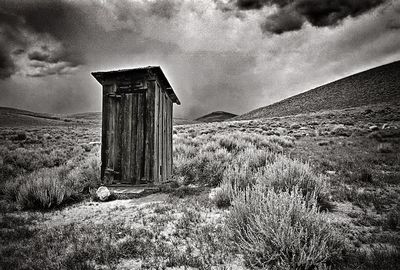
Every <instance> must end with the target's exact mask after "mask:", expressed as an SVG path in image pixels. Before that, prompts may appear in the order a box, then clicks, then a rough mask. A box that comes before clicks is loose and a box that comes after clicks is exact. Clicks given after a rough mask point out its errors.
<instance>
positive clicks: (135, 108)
mask: <svg viewBox="0 0 400 270" xmlns="http://www.w3.org/2000/svg"><path fill="white" fill-rule="evenodd" d="M138 98H139V95H138V94H133V96H132V111H131V118H132V127H131V140H132V141H131V155H130V159H131V167H130V170H131V176H132V184H135V183H139V180H138V176H137V169H136V162H137V158H136V153H137V133H138V132H137V123H138Z"/></svg>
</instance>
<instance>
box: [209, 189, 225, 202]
mask: <svg viewBox="0 0 400 270" xmlns="http://www.w3.org/2000/svg"><path fill="white" fill-rule="evenodd" d="M221 191H222V188H220V187H216V188H213V189H211V190H210V194H208V198H209V199H210V201H213V200H214V199H215V197H216V196H217V194H218V192H221Z"/></svg>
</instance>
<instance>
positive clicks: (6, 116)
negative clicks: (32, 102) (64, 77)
mask: <svg viewBox="0 0 400 270" xmlns="http://www.w3.org/2000/svg"><path fill="white" fill-rule="evenodd" d="M101 118H102V115H101V112H86V113H74V114H49V113H37V112H32V111H27V110H21V109H17V108H10V107H0V127H21V126H59V125H71V124H73V125H76V124H97V125H99V124H101ZM196 123H199V122H197V121H195V120H188V119H184V118H174V119H173V124H174V125H189V124H196Z"/></svg>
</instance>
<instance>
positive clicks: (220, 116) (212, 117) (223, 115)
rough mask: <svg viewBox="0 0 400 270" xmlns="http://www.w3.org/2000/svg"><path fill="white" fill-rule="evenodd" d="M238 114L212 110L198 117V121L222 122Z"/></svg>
mask: <svg viewBox="0 0 400 270" xmlns="http://www.w3.org/2000/svg"><path fill="white" fill-rule="evenodd" d="M235 116H237V115H236V114H233V113H228V112H223V111H217V112H212V113H209V114H206V115H204V116H202V117H199V118H197V119H196V121H200V122H206V123H208V122H221V121H225V120H227V119H231V118H232V117H235Z"/></svg>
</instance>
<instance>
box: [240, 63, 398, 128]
mask: <svg viewBox="0 0 400 270" xmlns="http://www.w3.org/2000/svg"><path fill="white" fill-rule="evenodd" d="M380 103H392V104H393V103H395V104H400V61H396V62H393V63H390V64H386V65H382V66H378V67H375V68H372V69H369V70H366V71H363V72H360V73H356V74H353V75H351V76H348V77H345V78H343V79H339V80H337V81H334V82H331V83H328V84H325V85H322V86H319V87H317V88H314V89H311V90H309V91H306V92H303V93H301V94H298V95H295V96H292V97H289V98H287V99H284V100H281V101H279V102H276V103H274V104H271V105H268V106H265V107H261V108H258V109H255V110H253V111H250V112H248V113H245V114H242V115H240V116H238V117H235V118H234V119H232V120H244V119H256V118H265V117H277V116H287V115H296V114H302V113H308V112H316V111H323V110H334V109H344V108H350V107H359V106H365V105H373V104H380Z"/></svg>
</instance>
